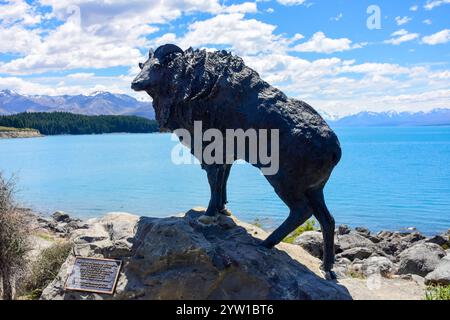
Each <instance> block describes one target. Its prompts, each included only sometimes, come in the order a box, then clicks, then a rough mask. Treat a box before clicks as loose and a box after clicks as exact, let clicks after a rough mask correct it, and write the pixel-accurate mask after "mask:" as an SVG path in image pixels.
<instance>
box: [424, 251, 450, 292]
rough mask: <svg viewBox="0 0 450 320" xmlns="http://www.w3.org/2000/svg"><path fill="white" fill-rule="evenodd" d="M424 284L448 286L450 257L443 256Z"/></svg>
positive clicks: (449, 282) (449, 280)
mask: <svg viewBox="0 0 450 320" xmlns="http://www.w3.org/2000/svg"><path fill="white" fill-rule="evenodd" d="M425 284H427V285H430V284H437V285H444V286H446V285H450V256H448V255H447V256H445V257H444V258H442V260H441V261H440V262H439V264H438V265H437V267H436V269H434V271H433V272H430V273H429V274H427V276H426V277H425Z"/></svg>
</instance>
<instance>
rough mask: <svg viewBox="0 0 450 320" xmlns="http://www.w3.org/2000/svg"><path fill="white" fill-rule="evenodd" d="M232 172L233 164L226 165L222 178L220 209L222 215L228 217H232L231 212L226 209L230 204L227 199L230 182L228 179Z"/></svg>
mask: <svg viewBox="0 0 450 320" xmlns="http://www.w3.org/2000/svg"><path fill="white" fill-rule="evenodd" d="M230 171H231V164H225V165H224V170H223V176H222V190H221V193H222V199H221V200H222V201H221V205H220V207H219V212H220V213H221V214H224V215H226V216H231V211H230V210H228V208H227V207H226V204H227V203H228V199H227V182H228V177H229V176H230Z"/></svg>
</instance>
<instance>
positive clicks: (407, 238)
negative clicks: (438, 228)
mask: <svg viewBox="0 0 450 320" xmlns="http://www.w3.org/2000/svg"><path fill="white" fill-rule="evenodd" d="M294 243H295V244H298V245H299V246H301V247H302V248H303V249H305V250H306V251H307V252H309V253H310V254H312V255H313V256H315V257H319V258H320V257H322V252H323V251H322V250H323V249H322V247H323V240H322V234H321V233H320V232H318V231H308V232H305V233H303V234H301V235H300V236H298V237H297V238H296V239H295V240H294ZM448 246H449V235H448V233H444V234H441V235H437V236H433V237H430V238H427V237H425V236H424V235H422V234H420V233H419V232H417V231H413V232H392V231H381V232H378V233H377V234H373V233H371V232H370V231H369V230H368V229H367V228H362V227H358V228H355V229H351V228H349V227H348V226H347V225H341V226H339V227H338V228H337V229H336V237H335V251H336V263H335V268H334V270H335V272H336V274H337V276H338V278H340V279H344V278H346V277H349V276H355V275H359V276H360V277H370V276H371V275H373V274H379V275H381V276H383V277H392V276H394V275H400V276H401V277H403V278H405V277H406V278H407V279H413V278H414V277H416V278H417V277H419V278H422V282H423V277H425V276H426V275H427V274H430V273H432V272H433V271H434V270H437V271H436V273H433V274H432V275H430V277H429V280H427V282H428V283H445V282H446V281H447V280H446V277H447V274H448V273H447V269H446V268H448V264H447V263H446V260H441V259H442V258H443V257H444V256H446V255H447V254H448V252H445V251H444V249H443V248H447V247H448ZM441 264H442V267H440V268H438V265H441ZM414 279H415V278H414ZM438 279H441V280H438Z"/></svg>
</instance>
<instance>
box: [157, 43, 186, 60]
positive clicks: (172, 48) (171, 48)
mask: <svg viewBox="0 0 450 320" xmlns="http://www.w3.org/2000/svg"><path fill="white" fill-rule="evenodd" d="M171 53H183V50H181V48H180V47H178V46H176V45H174V44H165V45H163V46H161V47H159V48H158V49H156V51H155V55H154V56H155V58H157V59H159V60H162V59H163V58H164V57H166V56H168V55H169V54H171Z"/></svg>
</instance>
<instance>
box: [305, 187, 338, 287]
mask: <svg viewBox="0 0 450 320" xmlns="http://www.w3.org/2000/svg"><path fill="white" fill-rule="evenodd" d="M307 197H308V199H309V202H310V203H311V206H312V207H313V210H314V216H315V217H316V219H317V220H318V221H319V223H320V226H321V228H322V234H323V243H324V248H323V252H324V253H323V265H322V269H323V271H324V272H325V277H326V278H327V279H336V275H335V274H334V273H333V272H332V269H333V264H334V228H335V222H334V218H333V216H332V215H331V214H330V212H329V211H328V208H327V206H326V204H325V198H324V195H323V189H322V188H321V189H317V190H313V191H309V192H308V194H307Z"/></svg>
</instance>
